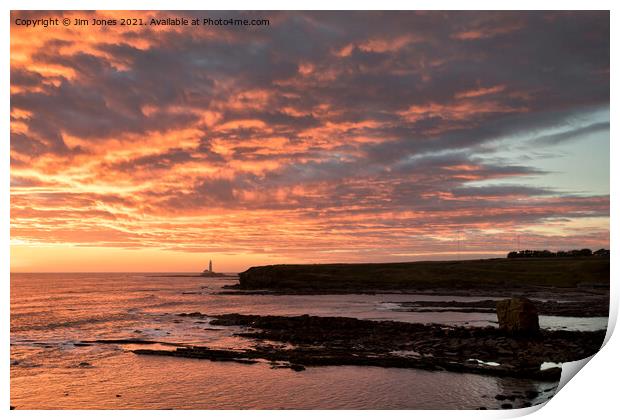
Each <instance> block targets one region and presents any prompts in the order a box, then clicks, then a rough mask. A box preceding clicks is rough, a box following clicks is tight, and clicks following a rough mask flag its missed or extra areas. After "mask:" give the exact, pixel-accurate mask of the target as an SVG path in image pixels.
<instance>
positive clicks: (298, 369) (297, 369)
mask: <svg viewBox="0 0 620 420" xmlns="http://www.w3.org/2000/svg"><path fill="white" fill-rule="evenodd" d="M290 367H291V369H293V370H294V371H295V372H301V371H303V370H306V368H305V367H304V366H303V365H291V366H290Z"/></svg>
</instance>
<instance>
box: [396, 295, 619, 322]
mask: <svg viewBox="0 0 620 420" xmlns="http://www.w3.org/2000/svg"><path fill="white" fill-rule="evenodd" d="M388 303H393V304H395V305H399V306H400V308H399V309H396V310H398V311H405V312H454V311H457V312H463V313H495V312H496V305H497V300H492V299H486V300H479V301H473V302H457V301H433V302H428V301H415V302H388ZM536 309H537V310H538V314H540V315H551V316H572V317H605V316H608V315H609V298H608V297H607V296H604V295H603V296H597V297H591V298H585V297H584V296H581V299H580V300H578V301H570V302H558V301H555V300H547V301H537V302H536Z"/></svg>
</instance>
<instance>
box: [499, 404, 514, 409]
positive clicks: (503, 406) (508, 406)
mask: <svg viewBox="0 0 620 420" xmlns="http://www.w3.org/2000/svg"><path fill="white" fill-rule="evenodd" d="M501 407H502V408H503V409H504V410H507V409H509V408H512V404H510V403H504V404H502V405H501Z"/></svg>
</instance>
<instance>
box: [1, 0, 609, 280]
mask: <svg viewBox="0 0 620 420" xmlns="http://www.w3.org/2000/svg"><path fill="white" fill-rule="evenodd" d="M179 16H182V17H187V18H189V19H191V18H200V19H202V18H203V17H211V18H213V19H216V18H218V17H222V18H229V17H232V18H247V19H255V18H256V19H269V25H268V26H248V27H230V26H229V27H222V26H198V27H175V26H166V27H164V26H150V25H143V26H132V27H120V26H96V27H95V26H92V25H89V26H74V25H71V26H68V27H64V26H62V25H60V26H58V27H51V26H48V27H47V28H45V27H41V26H39V27H35V28H32V27H24V26H21V25H17V24H16V19H37V18H45V17H58V18H61V19H62V18H65V17H68V18H70V19H74V18H76V17H78V18H83V19H92V18H98V19H99V18H101V19H120V18H123V17H140V18H142V19H143V20H144V21H146V22H148V21H149V19H151V18H165V17H173V18H174V17H179ZM609 45H610V33H609V13H608V12H372V13H371V12H286V13H284V12H252V13H247V12H162V11H158V12H148V11H141V12H111V11H106V12H103V11H101V12H38V11H37V12H12V14H11V138H10V140H11V270H12V271H14V272H20V271H21V272H28V271H39V272H40V271H183V272H190V271H200V270H202V269H204V268H205V267H206V266H207V265H208V261H209V260H210V259H212V260H213V261H214V269H215V270H216V271H224V272H234V271H242V270H245V269H246V268H248V267H249V266H253V265H264V264H276V263H322V262H383V261H415V260H430V259H433V260H437V259H465V258H484V257H494V256H502V255H505V254H506V253H507V252H508V251H510V250H513V249H517V247H518V248H520V249H525V248H529V249H543V248H544V249H551V250H558V249H573V248H584V247H589V248H592V249H598V248H601V247H609V141H610V135H609V121H610V116H609Z"/></svg>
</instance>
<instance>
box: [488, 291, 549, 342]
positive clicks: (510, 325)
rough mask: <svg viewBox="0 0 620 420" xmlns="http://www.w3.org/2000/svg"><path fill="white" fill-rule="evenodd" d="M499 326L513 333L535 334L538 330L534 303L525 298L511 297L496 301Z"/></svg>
mask: <svg viewBox="0 0 620 420" xmlns="http://www.w3.org/2000/svg"><path fill="white" fill-rule="evenodd" d="M496 310H497V320H498V321H499V327H500V328H501V329H502V330H504V331H507V332H510V333H514V334H525V335H535V334H538V333H539V332H540V325H539V324H538V311H537V310H536V305H534V303H533V302H532V301H531V300H529V299H526V298H512V299H505V300H500V301H498V302H497V306H496Z"/></svg>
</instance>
